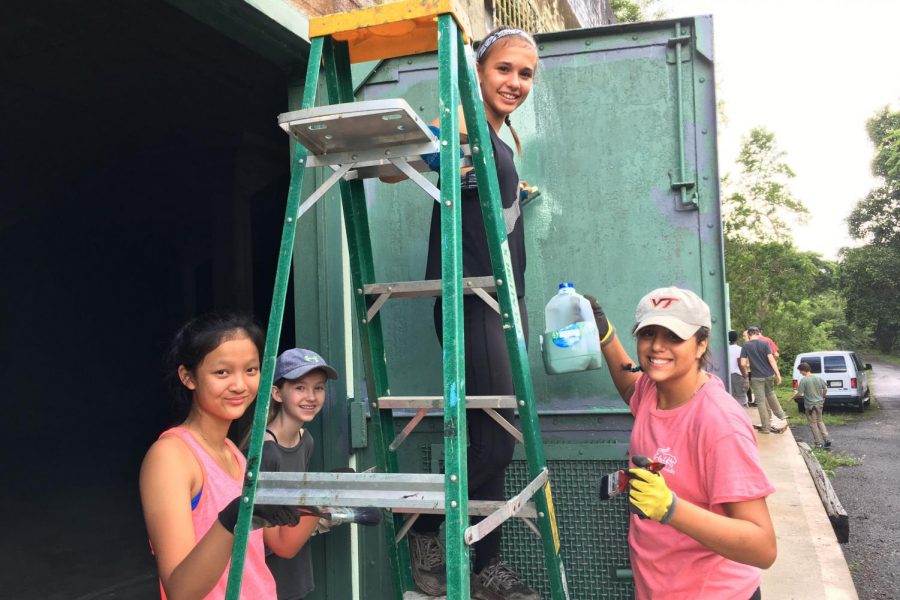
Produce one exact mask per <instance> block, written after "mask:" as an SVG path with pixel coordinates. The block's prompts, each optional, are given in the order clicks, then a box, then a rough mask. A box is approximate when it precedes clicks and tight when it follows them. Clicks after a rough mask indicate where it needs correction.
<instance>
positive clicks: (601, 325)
mask: <svg viewBox="0 0 900 600" xmlns="http://www.w3.org/2000/svg"><path fill="white" fill-rule="evenodd" d="M584 297H585V298H586V299H587V301H588V302H590V303H591V310H593V311H594V321H595V322H596V323H597V331H598V332H599V334H600V346H601V347H603V346H605V345H606V344H608V343H609V342H611V341H612V339H613V336H614V335H615V334H616V328H615V327H613V326H612V323H610V322H609V319H607V318H606V313H604V312H603V308H602V307H601V306H600V303H599V302H597V299H596V298H594V297H593V296H591V295H589V294H585V295H584Z"/></svg>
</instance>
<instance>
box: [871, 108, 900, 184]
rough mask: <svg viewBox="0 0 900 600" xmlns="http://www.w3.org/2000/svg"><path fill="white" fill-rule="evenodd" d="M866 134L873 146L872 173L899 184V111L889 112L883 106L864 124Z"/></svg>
mask: <svg viewBox="0 0 900 600" xmlns="http://www.w3.org/2000/svg"><path fill="white" fill-rule="evenodd" d="M866 132H868V134H869V139H871V140H872V143H873V144H875V159H874V160H873V161H872V173H873V174H874V175H877V176H878V177H883V178H884V179H885V181H893V182H900V111H897V112H891V110H890V109H889V108H888V107H887V106H885V107H884V108H882V109H881V110H880V111H878V113H876V114H875V116H874V117H872V118H871V119H869V121H868V122H867V123H866Z"/></svg>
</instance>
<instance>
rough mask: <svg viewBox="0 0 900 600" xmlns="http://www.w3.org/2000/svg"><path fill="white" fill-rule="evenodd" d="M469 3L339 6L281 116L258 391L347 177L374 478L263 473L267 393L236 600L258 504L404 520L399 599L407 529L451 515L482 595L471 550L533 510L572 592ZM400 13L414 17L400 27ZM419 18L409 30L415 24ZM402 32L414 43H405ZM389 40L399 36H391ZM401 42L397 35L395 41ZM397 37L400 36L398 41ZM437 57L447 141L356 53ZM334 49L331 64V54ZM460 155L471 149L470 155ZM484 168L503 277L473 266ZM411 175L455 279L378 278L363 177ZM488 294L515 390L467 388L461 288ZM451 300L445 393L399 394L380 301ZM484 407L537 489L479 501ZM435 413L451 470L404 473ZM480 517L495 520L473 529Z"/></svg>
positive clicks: (320, 28)
mask: <svg viewBox="0 0 900 600" xmlns="http://www.w3.org/2000/svg"><path fill="white" fill-rule="evenodd" d="M462 21H464V19H461V18H460V15H459V12H458V10H457V7H456V0H430V1H429V2H427V3H425V2H421V1H420V0H405V1H401V2H396V3H390V4H385V5H382V6H377V7H373V8H370V9H361V10H358V11H352V12H350V13H344V14H341V15H332V16H329V17H323V18H320V19H314V20H312V21H311V22H310V36H311V38H312V43H311V47H310V55H309V59H308V61H309V62H308V69H307V74H306V80H305V87H304V93H303V103H302V108H301V109H300V110H298V111H292V112H289V113H285V114H283V115H281V116H280V117H279V124H280V126H281V127H282V128H283V129H284V130H285V131H286V132H287V133H288V134H289V135H290V136H291V137H292V138H294V139H295V140H296V141H297V142H298V144H297V145H296V146H295V155H294V156H295V161H294V164H293V165H292V169H291V185H290V189H289V193H288V203H287V208H286V214H285V221H284V227H283V230H282V238H281V247H280V251H279V261H278V268H277V272H276V277H275V280H276V281H275V292H274V294H273V301H272V309H271V313H270V317H269V326H268V330H267V338H266V347H265V354H264V358H263V366H262V375H261V378H260V388H259V389H261V390H268V389H270V388H271V385H272V380H273V375H274V366H275V356H276V353H277V350H278V341H279V337H280V333H281V323H282V318H283V314H284V303H285V297H286V292H287V282H288V277H289V274H290V263H291V258H292V252H293V245H294V237H295V235H296V227H297V220H298V219H299V218H300V217H301V216H302V215H303V214H304V213H305V212H306V211H308V210H309V209H310V208H311V207H312V206H313V205H314V204H315V203H316V202H317V201H319V200H320V199H321V198H322V197H324V195H325V193H326V192H327V191H328V190H329V189H331V188H332V187H333V186H335V185H339V187H340V190H341V202H342V207H343V213H344V218H345V227H346V231H347V246H348V249H349V254H350V268H351V276H352V281H353V289H354V290H355V291H356V293H355V294H354V303H355V315H356V318H357V319H358V323H359V334H360V345H361V348H362V354H363V358H364V364H365V378H366V386H367V388H368V394H367V397H368V398H369V399H370V400H371V399H374V400H371V416H372V420H371V422H372V429H373V431H374V435H373V438H374V444H375V455H376V462H377V471H378V472H376V473H265V472H263V473H260V472H259V463H260V456H261V450H262V442H263V435H264V430H265V426H266V422H265V420H266V414H267V411H268V401H269V399H268V397H267V395H266V394H263V395H261V396H260V397H259V398H258V401H257V403H256V408H255V413H254V419H253V429H252V433H251V437H250V444H249V448H248V458H247V475H246V477H245V482H244V488H243V498H244V502H243V503H242V505H241V510H240V513H239V518H238V524H237V527H236V529H235V542H234V551H233V553H232V562H231V570H230V572H229V579H228V590H227V593H226V598H227V599H228V600H236V599H237V598H238V595H239V592H240V582H241V575H242V573H241V572H242V568H243V564H244V557H245V551H246V545H247V539H248V536H249V530H250V521H251V517H252V507H253V504H254V503H267V504H290V505H299V506H321V505H326V506H341V505H343V506H356V507H359V506H376V507H379V508H383V509H385V510H386V511H388V512H389V513H390V514H391V515H393V518H390V519H386V520H385V521H384V522H383V523H382V527H383V528H384V530H385V536H386V542H387V543H388V544H389V552H388V555H389V560H390V566H391V570H392V573H393V575H394V582H395V592H396V598H397V599H398V600H400V599H402V598H403V597H404V594H406V593H407V592H412V591H414V590H415V585H414V583H413V581H412V576H411V564H410V558H409V551H408V547H407V545H406V542H405V539H404V538H405V534H406V533H407V531H408V530H409V528H410V527H411V526H412V524H413V522H414V521H415V519H416V518H417V517H418V515H420V514H427V513H443V514H445V515H446V527H445V537H446V544H445V546H446V550H447V557H446V558H447V598H449V599H451V600H464V599H466V598H468V597H469V575H470V574H469V553H468V546H470V545H471V544H473V543H475V542H477V541H478V540H480V539H482V538H483V537H484V536H485V535H487V534H488V533H490V532H491V531H493V530H494V529H496V528H497V527H498V526H499V525H500V524H502V523H503V522H504V521H506V520H508V519H510V518H513V517H518V518H522V519H523V520H524V521H525V522H526V523H527V524H528V525H529V527H530V528H531V529H532V531H534V532H535V533H537V534H538V535H539V537H540V540H541V545H542V549H543V555H544V565H545V567H546V572H547V577H548V580H549V587H550V591H551V597H552V600H567V599H568V597H569V596H568V589H567V586H566V577H565V571H564V568H563V563H562V560H561V557H560V554H559V552H560V540H559V534H558V530H557V526H556V517H555V514H554V511H553V502H552V494H551V488H550V473H549V472H548V469H547V467H546V460H545V457H544V452H543V445H542V442H541V436H540V430H539V427H538V420H537V410H536V407H535V402H534V391H533V389H532V385H531V375H530V372H529V370H528V357H527V354H526V352H525V343H524V337H523V329H522V323H521V321H520V317H519V309H518V298H517V297H516V294H515V289H514V283H513V279H512V276H511V275H512V272H511V265H510V258H509V255H508V252H504V247H505V244H506V229H505V225H504V220H503V216H502V205H501V202H500V197H499V187H498V184H497V175H496V167H495V164H494V158H493V151H492V146H491V140H490V136H489V134H488V129H487V127H488V125H487V121H486V118H485V114H484V107H483V105H482V103H481V99H480V91H479V90H478V83H477V78H476V74H475V60H474V54H473V52H472V48H471V46H470V45H468V44H467V36H466V34H465V31H464V29H463V28H461V27H460V26H459V25H460V23H461V22H462ZM398 23H400V24H401V25H402V27H399V28H397V27H395V25H397V24H398ZM407 25H411V26H412V29H411V30H410V29H409V27H407ZM398 31H403V32H404V33H403V34H402V36H401V37H396V33H397V32H398ZM391 36H395V37H393V38H391ZM388 38H390V39H388ZM386 39H388V41H385V40H386ZM435 49H436V50H437V51H438V62H439V87H440V107H441V109H440V110H439V117H440V131H441V135H440V138H437V137H435V135H434V134H432V132H431V131H430V130H429V129H428V127H427V126H426V124H425V123H424V122H423V121H422V120H421V119H420V118H419V117H418V116H417V115H416V114H415V112H414V111H413V110H412V109H411V108H410V107H409V105H408V104H407V103H406V102H405V101H403V100H400V99H392V100H375V101H366V102H354V101H353V100H354V98H353V87H352V80H351V73H350V63H351V62H357V61H362V60H371V59H372V58H390V57H395V56H401V55H404V54H410V53H418V52H427V51H433V50H435ZM323 58H324V61H323V60H322V59H323ZM323 62H324V72H325V80H326V84H327V88H328V96H329V100H330V102H331V104H329V105H327V106H321V107H315V106H314V103H315V102H314V101H315V96H316V87H317V83H318V79H319V74H320V69H321V68H322V63H323ZM460 104H461V105H462V108H463V112H464V114H465V119H466V125H467V129H468V138H467V140H463V141H468V145H464V146H461V141H460V134H459V131H460V127H459V116H458V112H457V109H456V107H457V106H459V105H460ZM461 148H462V149H463V157H462V158H461V157H460V149H461ZM434 152H439V153H440V158H441V166H440V177H441V181H442V182H444V184H443V185H442V188H441V189H438V188H437V187H436V186H435V185H434V184H432V183H431V181H429V180H428V179H427V178H425V177H424V176H423V175H422V173H423V172H425V171H427V170H428V166H427V165H426V164H425V162H424V161H423V160H422V159H421V155H422V154H427V153H434ZM467 165H471V166H472V167H474V169H475V173H476V179H477V182H478V189H479V194H480V197H481V199H482V207H483V211H484V212H485V229H486V235H487V241H488V247H489V249H490V254H491V262H492V267H493V276H487V277H477V278H464V277H463V276H462V260H461V239H460V236H459V221H460V210H461V207H460V200H461V190H460V181H459V180H460V178H459V173H460V168H461V167H463V166H467ZM312 167H324V168H327V169H329V170H331V171H332V173H331V175H330V176H329V177H328V178H327V179H326V180H325V181H324V183H322V185H320V186H319V187H318V189H316V190H315V191H314V192H313V193H312V194H311V195H309V196H308V197H307V198H306V199H305V200H304V201H303V202H302V203H301V198H300V196H301V194H300V191H301V189H302V183H303V176H304V172H305V170H306V169H307V168H312ZM401 174H402V175H404V176H406V177H407V178H409V179H410V180H412V181H413V182H415V183H416V184H417V185H418V186H419V187H420V188H422V189H423V190H424V191H425V193H426V194H427V195H428V196H430V197H431V198H432V199H433V200H434V201H435V202H437V204H438V206H439V207H440V211H441V236H442V244H443V247H444V248H445V249H446V248H451V249H455V251H450V252H448V251H446V250H445V251H444V252H443V256H442V278H441V279H440V280H431V281H417V282H413V281H404V282H392V283H379V282H377V281H376V280H375V276H374V264H373V260H372V250H371V237H370V236H371V232H370V230H369V226H368V217H367V209H366V199H365V192H364V189H363V186H362V181H363V180H364V179H367V178H374V177H394V176H397V175H401ZM465 294H476V295H478V296H479V297H480V298H482V299H483V300H484V301H485V302H487V303H488V304H489V305H490V306H492V308H493V309H494V310H496V311H497V312H498V314H500V316H501V321H502V323H503V330H504V336H505V340H506V345H507V350H508V352H509V355H510V364H511V367H512V371H513V383H514V388H515V391H516V394H515V396H476V397H466V396H465V395H464V393H462V392H461V390H465V380H464V373H465V366H464V356H463V348H462V344H460V343H459V340H460V339H461V338H462V318H463V315H462V298H463V296H464V295H465ZM421 296H442V297H443V303H442V304H443V331H444V340H443V346H444V363H443V370H444V379H443V384H444V385H443V387H444V395H443V396H396V395H392V394H390V393H389V392H388V389H389V387H388V383H387V372H386V368H385V364H384V360H383V357H384V344H383V338H382V332H381V315H380V313H379V311H380V309H381V307H382V306H383V305H384V303H385V302H387V301H388V300H389V299H392V298H409V297H421ZM509 408H514V409H516V410H517V411H518V412H519V417H520V423H521V427H522V429H521V431H519V430H518V429H516V428H515V427H514V426H513V425H512V424H510V423H509V422H508V421H507V420H506V419H504V418H503V417H502V416H500V415H499V413H497V412H496V411H497V410H498V409H509ZM472 409H480V410H485V411H486V412H488V414H490V415H491V416H492V417H493V418H494V419H495V420H497V422H498V423H500V424H501V425H502V426H503V427H504V428H505V429H506V430H507V431H508V432H509V433H510V434H511V435H513V436H514V437H516V439H518V440H519V441H520V442H522V443H523V444H524V446H525V454H526V458H527V462H528V471H529V477H530V481H529V483H528V484H527V485H526V486H525V487H524V488H523V489H522V490H521V491H519V492H518V493H517V494H515V495H514V496H513V497H512V498H510V499H508V500H506V501H470V500H469V499H468V479H467V463H466V458H467V457H466V446H467V444H466V440H467V431H466V427H465V423H466V411H467V410H472ZM430 410H442V411H443V413H444V423H445V427H444V465H445V473H444V474H442V475H434V474H403V473H399V463H398V457H397V449H398V447H399V446H400V445H401V444H402V443H403V441H404V440H405V439H406V438H407V436H408V435H409V434H410V433H411V432H412V431H413V429H414V428H415V427H416V425H417V424H418V423H419V422H421V420H422V418H423V417H424V416H425V415H426V414H427V412H428V411H430ZM395 411H397V412H398V413H402V412H404V411H416V413H415V416H413V418H412V419H410V421H409V423H408V424H407V425H406V427H404V428H403V430H401V431H400V432H396V431H395V427H394V413H395ZM470 516H481V517H484V518H483V519H481V520H480V521H479V522H477V523H476V524H474V525H472V524H470V522H469V517H470Z"/></svg>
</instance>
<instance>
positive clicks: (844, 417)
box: [754, 380, 879, 427]
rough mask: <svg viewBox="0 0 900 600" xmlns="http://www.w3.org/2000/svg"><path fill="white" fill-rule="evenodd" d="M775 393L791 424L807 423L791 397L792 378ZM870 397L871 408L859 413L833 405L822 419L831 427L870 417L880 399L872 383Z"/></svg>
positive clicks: (792, 395)
mask: <svg viewBox="0 0 900 600" xmlns="http://www.w3.org/2000/svg"><path fill="white" fill-rule="evenodd" d="M775 395H776V396H777V397H778V402H780V403H781V407H782V408H783V409H784V412H785V414H786V415H787V416H788V424H789V425H806V415H805V414H804V413H801V412H800V411H799V410H797V403H796V402H794V401H793V400H792V399H791V398H793V397H794V389H793V387H792V386H791V382H790V380H784V382H783V383H782V384H781V385H779V386H776V388H775ZM869 398H870V403H869V408H868V409H867V410H866V411H864V412H862V413H858V412H856V411H855V409H853V408H850V407H838V408H833V407H831V408H827V409H825V412H824V413H822V421H824V423H825V426H826V427H831V426H832V425H846V424H847V423H853V422H855V421H859V420H860V419H865V418H868V417H869V416H871V415H873V414H876V413H877V411H878V409H879V404H878V400H877V398H876V397H875V390H874V388H873V387H872V384H869ZM754 399H755V398H754Z"/></svg>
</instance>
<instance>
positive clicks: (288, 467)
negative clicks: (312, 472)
mask: <svg viewBox="0 0 900 600" xmlns="http://www.w3.org/2000/svg"><path fill="white" fill-rule="evenodd" d="M266 431H268V432H269V433H270V434H271V435H272V437H273V438H274V437H275V434H274V433H272V432H271V431H269V430H268V429H267V430H266ZM314 447H315V442H314V441H313V437H312V435H310V433H309V431H306V430H304V431H303V435H302V436H301V437H300V443H299V444H297V445H296V446H294V447H293V448H286V447H284V446H282V445H280V444H279V443H278V438H275V441H274V442H273V441H271V440H266V441H265V442H263V447H262V460H261V464H260V471H292V472H299V471H306V469H307V466H308V465H309V457H310V456H312V453H313V448H314ZM311 546H312V544H310V543H306V544H304V545H303V547H302V548H300V551H299V552H297V554H296V555H295V556H294V558H281V557H280V556H278V555H276V554H271V553H270V551H269V550H268V549H266V565H268V567H269V570H270V571H272V576H273V577H274V578H275V586H276V588H277V590H278V600H299V599H301V598H306V597H307V596H308V595H309V594H311V593H312V591H313V589H314V584H313V568H312V551H311V550H310V548H311Z"/></svg>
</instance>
